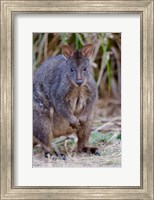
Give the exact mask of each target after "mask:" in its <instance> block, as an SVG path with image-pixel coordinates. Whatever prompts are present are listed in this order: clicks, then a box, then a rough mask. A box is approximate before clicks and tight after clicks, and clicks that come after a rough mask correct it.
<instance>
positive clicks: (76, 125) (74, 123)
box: [70, 117, 80, 129]
mask: <svg viewBox="0 0 154 200" xmlns="http://www.w3.org/2000/svg"><path fill="white" fill-rule="evenodd" d="M70 126H71V127H72V128H73V129H78V128H79V126H80V122H79V120H78V119H77V118H76V117H74V118H73V119H72V120H71V123H70Z"/></svg>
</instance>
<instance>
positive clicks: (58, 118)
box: [33, 44, 97, 155]
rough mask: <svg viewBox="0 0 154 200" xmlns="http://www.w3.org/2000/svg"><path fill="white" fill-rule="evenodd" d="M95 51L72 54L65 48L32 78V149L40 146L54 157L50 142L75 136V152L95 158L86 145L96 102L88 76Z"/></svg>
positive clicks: (88, 47)
mask: <svg viewBox="0 0 154 200" xmlns="http://www.w3.org/2000/svg"><path fill="white" fill-rule="evenodd" d="M93 52H94V47H93V45H92V44H87V45H85V46H84V47H82V49H80V50H79V51H78V50H75V49H73V48H72V47H70V46H68V45H64V46H63V47H62V54H63V55H58V56H54V57H50V58H48V59H47V60H46V61H44V62H43V63H42V65H41V66H40V68H39V69H38V70H37V71H36V72H35V73H34V75H33V145H35V144H37V143H40V144H41V146H42V148H43V150H44V152H45V154H47V153H49V154H51V155H53V154H54V153H55V152H54V149H53V148H52V146H51V142H52V139H53V138H55V137H59V136H62V135H69V134H72V133H76V135H77V137H78V144H77V151H78V152H89V153H94V154H97V149H96V148H92V147H88V146H87V142H88V140H89V136H90V130H91V125H92V120H93V113H94V107H95V103H96V100H97V87H96V83H95V81H94V79H93V76H92V74H91V72H90V64H89V57H90V56H91V55H92V54H93Z"/></svg>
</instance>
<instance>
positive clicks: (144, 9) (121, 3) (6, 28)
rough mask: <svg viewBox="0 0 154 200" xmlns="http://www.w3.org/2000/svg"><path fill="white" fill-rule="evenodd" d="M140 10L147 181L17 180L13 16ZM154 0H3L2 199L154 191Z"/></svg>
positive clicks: (147, 195) (133, 195)
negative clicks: (28, 183)
mask: <svg viewBox="0 0 154 200" xmlns="http://www.w3.org/2000/svg"><path fill="white" fill-rule="evenodd" d="M49 12H50V13H52V12H53V13H107V14H111V13H112V14H114V13H127V14H131V13H138V14H139V15H140V21H141V44H140V45H141V51H140V52H141V77H140V80H141V88H140V89H141V167H140V169H141V185H140V186H139V187H137V186H129V187H128V186H127V187H126V186H122V187H118V186H116V187H114V186H113V187H111V186H109V187H103V186H102V187H100V186H99V187H98V186H93V187H73V186H72V187H64V186H60V187H58V186H52V187H43V186H42V187H36V186H35V187H30V186H24V187H23V186H21V187H17V186H14V185H13V181H12V180H13V174H14V172H13V166H14V159H13V144H14V129H13V127H14V114H13V112H14V107H13V105H14V95H13V94H14V79H13V75H14V74H13V67H14V62H13V50H14V46H13V40H14V37H15V36H14V35H13V19H14V16H15V15H16V14H17V13H34V14H35V13H37V14H39V13H49ZM153 15H154V12H153V0H142V1H140V0H139V1H135V0H132V1H125V0H115V1H103V0H100V1H91V0H90V1H86V0H84V1H80V0H79V1H73V0H72V1H69V0H68V1H33V0H27V1H7V0H3V1H1V73H0V80H1V83H0V88H1V89H0V90H1V98H0V99H1V109H0V110H1V117H0V120H1V126H0V128H1V141H0V145H1V164H0V167H1V199H145V200H146V199H148V200H152V199H153V198H154V196H153V195H154V191H153V179H154V176H153V169H154V163H153V146H154V144H153V132H154V130H153V125H154V118H153V99H154V97H153V90H154V87H153V80H154V77H153V75H154V73H153V70H154V69H153V54H154V52H153V47H154V42H153V40H154V37H153Z"/></svg>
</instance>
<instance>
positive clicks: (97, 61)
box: [33, 33, 121, 104]
mask: <svg viewBox="0 0 154 200" xmlns="http://www.w3.org/2000/svg"><path fill="white" fill-rule="evenodd" d="M89 43H92V44H94V46H95V52H94V54H93V56H92V57H91V58H90V63H91V66H92V67H91V70H92V73H93V76H94V78H95V80H96V83H97V87H98V91H99V97H100V98H108V99H109V98H110V99H112V101H116V102H117V101H118V104H119V102H120V99H121V34H120V33H34V34H33V70H35V69H37V68H38V67H39V66H40V64H41V62H43V61H44V60H45V59H46V58H48V57H49V56H56V55H58V54H61V46H62V45H64V44H68V45H70V46H72V47H75V48H76V49H80V48H82V46H84V45H85V44H89Z"/></svg>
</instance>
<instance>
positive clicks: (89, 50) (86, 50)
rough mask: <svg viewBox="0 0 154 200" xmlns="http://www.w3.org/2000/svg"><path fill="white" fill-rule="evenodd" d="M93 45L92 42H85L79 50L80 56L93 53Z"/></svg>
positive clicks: (87, 55)
mask: <svg viewBox="0 0 154 200" xmlns="http://www.w3.org/2000/svg"><path fill="white" fill-rule="evenodd" d="M94 50H95V49H94V46H93V45H92V44H87V45H85V46H84V47H82V49H81V50H80V53H81V55H82V56H84V57H86V58H88V57H89V56H91V55H92V54H93V53H94Z"/></svg>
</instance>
